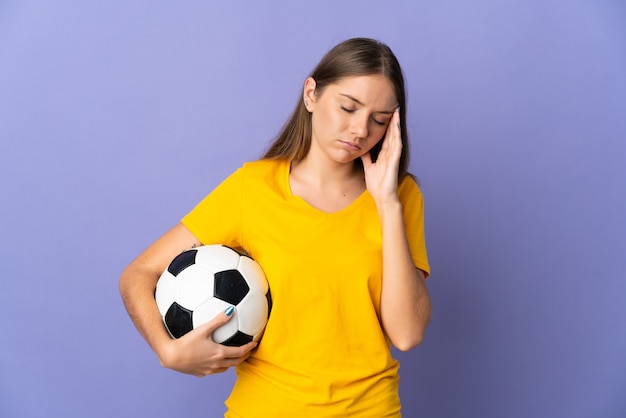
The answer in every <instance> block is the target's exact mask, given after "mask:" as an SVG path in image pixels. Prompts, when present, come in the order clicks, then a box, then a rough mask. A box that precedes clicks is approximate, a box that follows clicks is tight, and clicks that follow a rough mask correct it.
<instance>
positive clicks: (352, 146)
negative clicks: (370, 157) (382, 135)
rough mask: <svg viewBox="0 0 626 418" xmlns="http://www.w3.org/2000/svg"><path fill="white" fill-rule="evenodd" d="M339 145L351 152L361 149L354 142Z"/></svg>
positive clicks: (343, 142)
mask: <svg viewBox="0 0 626 418" xmlns="http://www.w3.org/2000/svg"><path fill="white" fill-rule="evenodd" d="M339 143H340V144H341V145H343V146H344V148H347V149H349V150H351V151H361V147H360V146H359V144H357V143H356V142H349V141H339Z"/></svg>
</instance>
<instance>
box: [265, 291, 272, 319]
mask: <svg viewBox="0 0 626 418" xmlns="http://www.w3.org/2000/svg"><path fill="white" fill-rule="evenodd" d="M265 299H267V318H268V319H269V317H270V314H271V313H272V293H271V292H270V290H269V289H267V293H266V294H265Z"/></svg>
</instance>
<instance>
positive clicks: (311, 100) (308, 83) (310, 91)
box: [302, 77, 317, 112]
mask: <svg viewBox="0 0 626 418" xmlns="http://www.w3.org/2000/svg"><path fill="white" fill-rule="evenodd" d="M316 87H317V83H316V82H315V79H314V78H313V77H308V78H307V79H306V80H304V89H303V94H302V100H304V105H305V107H306V108H307V110H308V111H309V112H313V109H314V108H315V99H316V98H317V95H316V94H315V88H316Z"/></svg>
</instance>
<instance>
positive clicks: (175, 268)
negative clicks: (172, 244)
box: [167, 250, 198, 277]
mask: <svg viewBox="0 0 626 418" xmlns="http://www.w3.org/2000/svg"><path fill="white" fill-rule="evenodd" d="M197 253H198V250H188V251H184V252H182V253H180V254H178V255H177V256H176V258H174V259H173V260H172V262H171V263H170V265H169V266H167V271H169V272H170V273H171V274H172V276H174V277H176V276H178V274H179V273H180V272H181V271H183V270H185V269H186V268H187V267H189V266H191V265H193V264H195V262H196V254H197Z"/></svg>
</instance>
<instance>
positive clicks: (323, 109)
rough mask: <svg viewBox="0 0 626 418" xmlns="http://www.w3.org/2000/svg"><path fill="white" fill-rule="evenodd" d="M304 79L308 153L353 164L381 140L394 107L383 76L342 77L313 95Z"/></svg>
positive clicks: (390, 87) (311, 84)
mask: <svg viewBox="0 0 626 418" xmlns="http://www.w3.org/2000/svg"><path fill="white" fill-rule="evenodd" d="M315 87H316V86H315V80H314V79H312V78H308V79H307V80H306V82H305V86H304V97H305V99H306V100H307V101H308V110H309V111H310V112H311V116H312V137H311V149H310V150H309V153H315V155H320V156H325V157H327V158H330V159H331V160H332V161H334V162H337V163H346V162H350V161H354V160H355V159H356V158H359V157H360V156H362V155H364V154H365V153H366V152H369V151H370V149H372V147H373V146H374V145H376V143H377V142H378V141H379V140H380V139H381V138H382V137H383V135H384V134H385V131H386V130H387V125H388V124H389V120H390V119H391V117H392V116H393V112H394V111H395V110H396V108H397V107H398V100H397V99H396V95H395V93H394V90H393V85H392V83H391V82H390V81H389V79H387V78H386V77H385V76H382V75H364V76H353V77H346V78H343V79H341V80H339V81H338V82H336V83H334V84H330V85H328V86H326V87H325V88H324V89H323V91H322V92H319V91H317V92H316V91H315Z"/></svg>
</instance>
